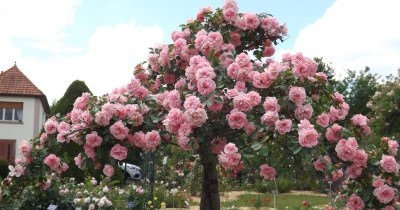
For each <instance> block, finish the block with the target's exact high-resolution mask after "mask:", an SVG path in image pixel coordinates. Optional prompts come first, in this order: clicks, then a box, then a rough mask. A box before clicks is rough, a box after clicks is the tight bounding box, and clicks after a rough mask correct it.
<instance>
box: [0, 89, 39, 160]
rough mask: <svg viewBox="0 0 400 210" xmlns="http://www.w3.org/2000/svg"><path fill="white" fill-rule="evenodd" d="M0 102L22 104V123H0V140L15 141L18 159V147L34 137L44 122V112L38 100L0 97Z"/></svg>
mask: <svg viewBox="0 0 400 210" xmlns="http://www.w3.org/2000/svg"><path fill="white" fill-rule="evenodd" d="M0 101H6V102H22V103H23V112H22V114H23V116H22V123H2V122H0V139H9V140H16V153H15V154H16V156H15V157H16V158H18V157H19V156H20V155H19V151H18V146H19V143H20V142H21V141H22V140H29V139H32V138H33V137H36V136H37V135H38V134H39V131H40V129H41V128H42V125H43V122H44V121H45V112H44V109H43V106H42V104H41V102H40V100H39V98H34V97H14V96H0Z"/></svg>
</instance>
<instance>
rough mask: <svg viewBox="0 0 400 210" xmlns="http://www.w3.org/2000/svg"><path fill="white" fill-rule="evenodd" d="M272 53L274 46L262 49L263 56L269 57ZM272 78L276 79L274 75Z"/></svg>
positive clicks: (273, 52)
mask: <svg viewBox="0 0 400 210" xmlns="http://www.w3.org/2000/svg"><path fill="white" fill-rule="evenodd" d="M274 54H275V47H273V46H269V47H264V50H263V56H264V57H271V56H273V55H274ZM273 79H276V77H275V78H273Z"/></svg>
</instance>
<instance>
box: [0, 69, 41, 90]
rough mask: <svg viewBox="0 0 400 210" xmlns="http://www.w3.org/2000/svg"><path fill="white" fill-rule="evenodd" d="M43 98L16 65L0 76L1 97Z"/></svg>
mask: <svg viewBox="0 0 400 210" xmlns="http://www.w3.org/2000/svg"><path fill="white" fill-rule="evenodd" d="M2 94H6V95H28V96H43V95H44V94H43V92H42V91H40V90H39V88H37V87H36V86H35V85H34V84H33V83H32V82H31V81H30V80H29V79H28V77H26V76H25V74H23V73H22V72H21V71H20V70H19V69H18V67H17V65H14V66H13V67H11V68H10V69H8V70H7V71H4V72H2V73H1V74H0V95H2Z"/></svg>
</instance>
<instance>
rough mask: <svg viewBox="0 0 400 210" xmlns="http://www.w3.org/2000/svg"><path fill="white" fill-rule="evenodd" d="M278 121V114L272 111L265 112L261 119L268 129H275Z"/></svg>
mask: <svg viewBox="0 0 400 210" xmlns="http://www.w3.org/2000/svg"><path fill="white" fill-rule="evenodd" d="M278 119H279V115H278V112H271V111H267V112H265V113H264V115H263V116H261V118H260V120H261V123H262V124H264V125H266V126H268V127H273V126H274V125H275V122H276V121H277V120H278Z"/></svg>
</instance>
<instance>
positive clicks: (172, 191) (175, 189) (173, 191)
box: [170, 188, 178, 195]
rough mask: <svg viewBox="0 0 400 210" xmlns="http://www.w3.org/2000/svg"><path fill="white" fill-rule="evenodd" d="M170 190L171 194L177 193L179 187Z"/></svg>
mask: <svg viewBox="0 0 400 210" xmlns="http://www.w3.org/2000/svg"><path fill="white" fill-rule="evenodd" d="M170 192H171V194H173V195H175V194H176V193H178V189H177V188H172V189H171V191H170Z"/></svg>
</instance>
